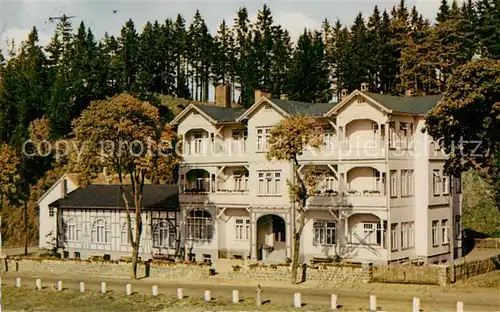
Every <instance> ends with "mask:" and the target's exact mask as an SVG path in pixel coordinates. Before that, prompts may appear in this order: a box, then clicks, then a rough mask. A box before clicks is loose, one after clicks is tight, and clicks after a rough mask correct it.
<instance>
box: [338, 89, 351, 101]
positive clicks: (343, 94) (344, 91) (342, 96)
mask: <svg viewBox="0 0 500 312" xmlns="http://www.w3.org/2000/svg"><path fill="white" fill-rule="evenodd" d="M347 94H349V91H347V89H342V91H340V100H341V101H342V100H344V99H345V98H346V97H347Z"/></svg>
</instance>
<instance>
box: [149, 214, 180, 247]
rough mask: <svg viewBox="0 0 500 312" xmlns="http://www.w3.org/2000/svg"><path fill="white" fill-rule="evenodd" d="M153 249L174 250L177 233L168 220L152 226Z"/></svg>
mask: <svg viewBox="0 0 500 312" xmlns="http://www.w3.org/2000/svg"><path fill="white" fill-rule="evenodd" d="M152 234H153V248H175V243H176V240H177V231H176V229H175V225H173V224H172V222H170V221H168V220H161V221H159V222H158V223H156V224H155V225H154V226H153V233H152Z"/></svg>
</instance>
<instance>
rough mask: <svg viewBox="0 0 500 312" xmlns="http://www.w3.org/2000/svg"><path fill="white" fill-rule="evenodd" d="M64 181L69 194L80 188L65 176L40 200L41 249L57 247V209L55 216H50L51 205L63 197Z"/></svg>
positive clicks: (39, 235)
mask: <svg viewBox="0 0 500 312" xmlns="http://www.w3.org/2000/svg"><path fill="white" fill-rule="evenodd" d="M63 180H66V181H67V193H70V192H72V191H74V190H76V189H77V188H78V185H77V184H76V183H75V182H74V181H73V180H72V179H68V178H66V176H63V177H62V178H61V179H59V180H58V181H57V182H56V183H55V184H54V185H53V186H52V187H51V188H50V189H49V190H48V191H47V192H46V193H45V194H44V195H43V196H42V198H41V199H40V200H39V202H38V207H39V209H40V213H39V228H38V232H39V233H38V237H39V240H38V247H39V248H43V249H51V248H54V247H55V243H56V231H57V209H56V208H54V215H53V216H49V204H51V203H53V202H55V201H56V200H58V199H60V198H62V197H63V192H62V183H63Z"/></svg>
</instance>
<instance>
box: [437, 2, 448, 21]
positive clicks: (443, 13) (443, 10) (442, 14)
mask: <svg viewBox="0 0 500 312" xmlns="http://www.w3.org/2000/svg"><path fill="white" fill-rule="evenodd" d="M449 17H450V6H449V5H448V1H447V0H441V5H440V6H439V11H438V14H437V17H436V21H437V22H438V23H442V22H444V21H446V20H447V19H448V18H449Z"/></svg>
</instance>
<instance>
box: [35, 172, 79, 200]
mask: <svg viewBox="0 0 500 312" xmlns="http://www.w3.org/2000/svg"><path fill="white" fill-rule="evenodd" d="M64 179H68V180H70V181H71V182H73V184H75V185H77V186H78V185H79V182H78V174H76V173H65V174H63V175H62V176H61V177H60V178H59V180H57V181H56V182H55V183H54V184H52V186H51V187H50V188H49V189H48V190H47V191H46V192H45V193H43V195H42V196H41V197H40V198H39V199H38V200H37V202H36V203H37V205H38V204H40V202H41V201H42V200H43V199H44V198H45V197H46V196H47V195H48V194H50V193H51V192H52V191H53V190H54V188H55V187H56V186H57V185H59V183H61V181H62V180H64Z"/></svg>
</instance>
